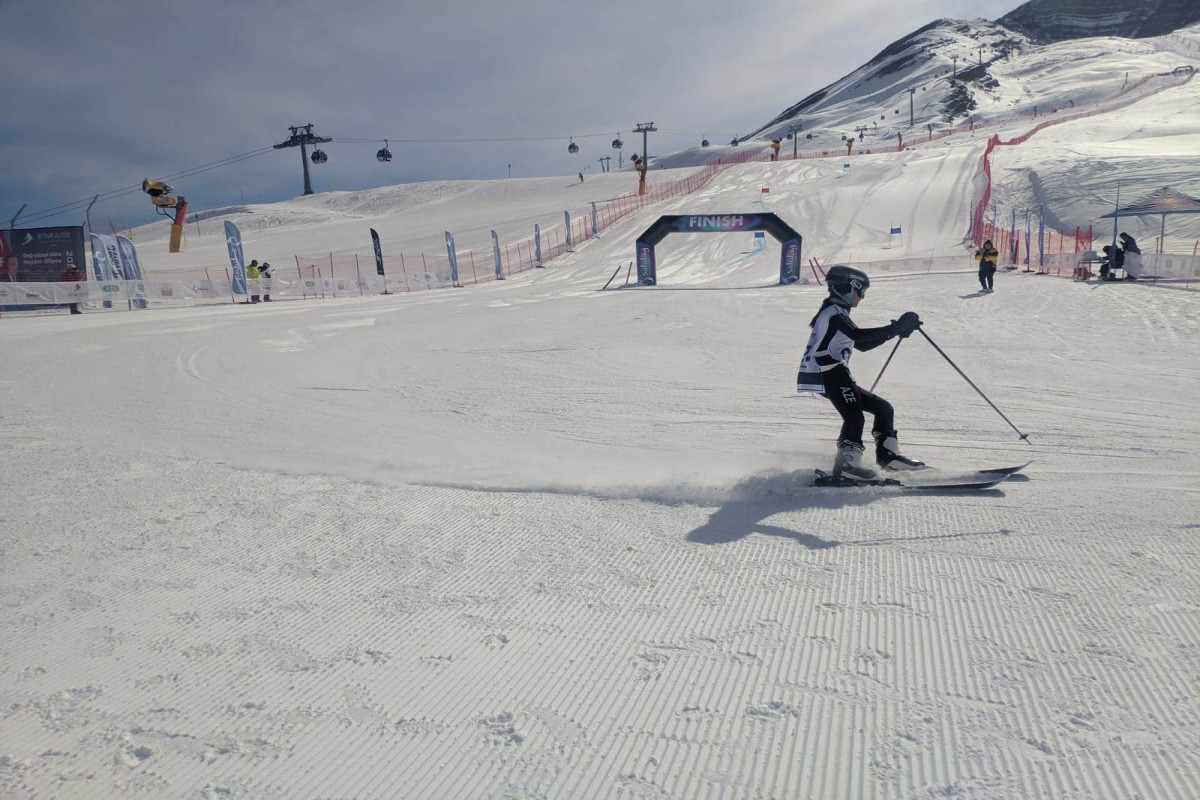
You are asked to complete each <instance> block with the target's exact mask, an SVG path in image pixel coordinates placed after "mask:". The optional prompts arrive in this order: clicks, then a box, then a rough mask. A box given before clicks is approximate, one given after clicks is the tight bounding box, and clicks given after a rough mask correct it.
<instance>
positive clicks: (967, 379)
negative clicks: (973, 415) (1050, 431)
mask: <svg viewBox="0 0 1200 800" xmlns="http://www.w3.org/2000/svg"><path fill="white" fill-rule="evenodd" d="M917 333H919V334H921V335H922V336H924V337H925V341H927V342H929V343H930V344H931V345H933V349H934V350H937V351H938V353H939V354H941V356H942V358H944V359H946V362H947V363H948V364H950V366H952V367H954V371H955V372H957V373H958V374H959V375H962V378H963V380H964V381H966V382H967V383H968V384H970V385H971V388H972V389H974V390H975V391H976V392H979V396H980V397H982V398H983V399H984V400H987V404H988V405H989V406H991V407H992V409H993V410H994V411H995V412H996V413H997V414H999V415H1000V416H1001V418H1002V419H1003V420H1004V421H1005V422H1007V423H1008V426H1009V427H1010V428H1012V429H1013V430H1014V431H1016V432H1017V433H1018V434H1019V435H1020V437H1021V439H1023V440H1024V442H1025V444H1032V443H1031V442H1030V441H1029V434H1028V433H1021V429H1020V428H1018V427H1017V426H1016V425H1013V424H1012V420H1010V419H1009V418H1008V417H1006V416H1004V412H1003V411H1001V410H1000V409H998V408H996V404H995V403H993V402H992V401H991V400H989V399H988V396H987V395H986V394H984V393H983V392H982V391H981V390H980V388H979V387H978V386H976V385H975V383H974V382H973V381H972V380H971V379H970V378H968V377H967V373H965V372H963V371H962V370H961V369H959V368H958V364H955V363H954V362H953V361H952V360H951V359H950V356H948V355H946V353H945V352H944V351H943V350H942V348H940V347H938V346H937V343H935V342H934V341H933V339H930V338H929V334H927V333H926V332H925V331H923V330H921V329H920V328H917ZM884 366H885V367H886V366H887V365H886V364H885V365H884Z"/></svg>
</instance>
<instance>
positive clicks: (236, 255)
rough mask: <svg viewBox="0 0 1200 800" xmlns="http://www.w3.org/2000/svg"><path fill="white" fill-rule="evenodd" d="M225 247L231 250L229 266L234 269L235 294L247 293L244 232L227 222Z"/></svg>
mask: <svg viewBox="0 0 1200 800" xmlns="http://www.w3.org/2000/svg"><path fill="white" fill-rule="evenodd" d="M225 245H226V247H227V248H228V249H229V265H230V266H231V267H232V268H233V293H234V294H245V293H246V258H245V256H244V255H243V254H242V232H241V231H239V230H238V226H237V225H234V224H233V223H232V222H230V221H229V220H225Z"/></svg>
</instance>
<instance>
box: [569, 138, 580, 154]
mask: <svg viewBox="0 0 1200 800" xmlns="http://www.w3.org/2000/svg"><path fill="white" fill-rule="evenodd" d="M567 152H568V153H578V152H579V145H577V144H575V137H574V136H572V137H571V143H570V144H569V145H567Z"/></svg>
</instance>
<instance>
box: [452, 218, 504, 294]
mask: <svg viewBox="0 0 1200 800" xmlns="http://www.w3.org/2000/svg"><path fill="white" fill-rule="evenodd" d="M444 233H445V234H446V258H448V259H449V260H450V282H451V283H453V284H454V285H455V286H457V285H458V252H457V251H456V250H455V249H454V237H453V236H451V235H450V231H444ZM495 235H496V233H495V231H493V232H492V236H495Z"/></svg>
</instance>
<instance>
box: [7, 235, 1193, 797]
mask: <svg viewBox="0 0 1200 800" xmlns="http://www.w3.org/2000/svg"><path fill="white" fill-rule="evenodd" d="M718 238H719V237H718ZM601 244H603V242H593V243H589V244H588V245H586V246H584V247H583V248H581V250H580V252H578V253H577V254H575V255H573V256H569V257H568V258H567V260H566V261H564V262H563V263H561V264H557V265H556V266H554V267H552V268H550V269H547V270H545V271H541V272H538V273H527V274H524V275H519V276H516V277H514V278H512V279H510V280H509V281H506V282H504V283H503V284H492V285H483V286H480V287H477V288H472V289H469V290H461V291H445V292H429V293H421V294H418V295H409V296H403V295H400V296H395V295H394V296H391V297H368V298H363V299H351V300H339V301H328V302H324V303H320V302H309V303H300V302H296V303H287V304H278V305H275V306H273V307H271V306H267V307H254V308H246V307H234V306H230V307H217V308H197V309H184V310H168V311H158V312H150V313H145V314H107V315H105V314H93V315H85V316H84V317H81V318H70V317H67V316H57V317H40V318H34V319H26V320H22V321H20V324H19V325H10V324H7V323H6V324H5V325H4V326H2V327H0V337H2V340H0V341H2V347H0V375H2V376H3V378H2V380H3V383H2V384H0V390H2V392H3V394H2V397H3V406H4V409H5V414H4V421H3V426H4V427H3V434H2V435H3V442H4V447H5V451H6V454H7V457H6V463H9V464H10V465H13V466H15V468H10V469H7V470H5V471H4V472H3V473H2V477H0V490H2V491H3V494H4V496H5V497H7V498H9V501H7V502H6V503H5V505H4V510H3V520H4V524H3V525H2V526H0V529H2V530H3V532H4V533H3V537H4V538H3V551H4V558H3V565H4V566H3V579H2V580H0V598H2V602H3V604H4V607H5V614H4V615H3V617H2V618H0V641H3V643H4V644H3V650H2V658H0V670H2V674H3V676H4V680H3V681H2V684H0V685H2V687H3V688H0V709H2V710H0V724H2V725H3V728H4V731H5V734H4V737H3V746H2V747H3V761H0V786H3V787H4V789H5V791H6V792H7V793H9V794H10V795H14V796H20V797H64V798H67V797H80V798H83V797H86V798H103V797H121V798H138V797H156V798H157V797H164V796H170V797H249V798H276V797H288V798H307V797H313V798H316V797H322V798H325V797H399V796H403V797H540V796H550V797H595V796H604V797H696V796H718V795H721V796H734V797H742V796H746V797H750V796H778V797H833V796H836V797H848V796H853V797H865V798H869V797H897V796H911V797H927V796H954V795H955V794H958V795H963V796H987V797H1012V798H1018V797H1030V796H1051V795H1064V794H1065V795H1074V796H1081V797H1126V796H1131V795H1135V794H1140V795H1141V796H1147V797H1187V796H1193V795H1195V794H1196V793H1197V792H1198V791H1200V747H1198V746H1197V744H1196V743H1197V741H1198V740H1200V739H1198V737H1197V736H1196V733H1197V727H1198V725H1200V719H1198V717H1197V710H1196V705H1195V703H1194V701H1193V697H1194V691H1193V689H1194V685H1193V684H1194V677H1195V675H1196V671H1197V668H1198V667H1200V657H1198V656H1197V651H1196V642H1197V634H1198V632H1200V630H1198V628H1200V608H1198V606H1197V603H1196V597H1197V596H1198V595H1197V591H1198V589H1200V585H1198V583H1200V582H1198V580H1197V575H1196V571H1195V569H1194V564H1195V560H1196V556H1197V540H1196V535H1195V534H1196V529H1197V524H1198V521H1197V512H1198V511H1200V505H1198V503H1197V499H1196V491H1195V486H1196V479H1197V477H1198V475H1200V459H1198V457H1197V455H1196V454H1197V452H1200V449H1198V448H1197V445H1198V444H1200V424H1198V423H1197V420H1196V417H1195V415H1194V413H1192V411H1193V409H1192V406H1191V401H1190V399H1189V398H1190V397H1192V396H1193V395H1194V392H1195V389H1196V386H1197V378H1198V374H1197V370H1196V369H1195V367H1194V366H1193V365H1194V364H1196V363H1200V362H1198V361H1197V357H1198V356H1200V348H1198V346H1197V341H1198V339H1197V332H1198V331H1197V319H1198V317H1197V314H1196V299H1195V295H1194V294H1192V293H1189V292H1177V291H1170V290H1161V289H1154V288H1152V287H1143V286H1124V285H1121V286H1112V285H1107V286H1104V285H1102V286H1086V285H1081V284H1074V283H1071V282H1069V281H1063V280H1056V279H1051V278H1046V277H1036V276H1033V277H1031V276H1028V275H1023V274H1020V273H1017V274H1010V273H1002V274H1001V275H1000V276H999V278H1000V279H999V280H998V282H997V286H998V288H997V292H996V294H994V295H988V296H978V295H975V294H973V292H972V283H973V277H972V276H948V275H939V276H930V277H920V278H909V279H901V280H891V281H882V282H879V283H878V285H877V286H874V287H872V290H871V294H870V297H869V300H868V302H867V303H865V304H864V306H863V307H862V308H860V309H859V310H858V311H857V312H856V316H857V317H858V318H859V320H860V321H861V322H863V323H869V322H879V321H886V320H887V319H889V318H894V317H895V316H896V315H897V314H899V313H900V312H901V311H903V310H905V309H907V308H916V309H919V310H920V312H921V313H922V316H923V318H924V319H925V320H926V330H927V331H928V332H929V334H930V335H931V336H932V337H933V338H934V339H935V340H936V341H937V342H938V343H939V344H940V345H941V346H942V347H943V348H945V349H946V350H947V352H949V353H950V354H951V355H952V357H954V358H955V359H956V360H957V361H958V362H959V363H960V364H961V365H962V366H963V367H964V368H965V369H967V370H968V372H969V374H970V375H971V376H972V378H973V379H974V380H976V382H977V383H978V384H979V385H980V386H982V387H983V388H984V389H985V390H986V391H987V392H988V393H989V394H990V396H991V397H992V398H993V399H994V400H995V401H996V402H997V403H998V404H1000V406H1001V407H1002V408H1003V409H1004V410H1005V412H1006V413H1008V414H1009V415H1010V416H1011V417H1012V418H1013V419H1014V420H1015V422H1016V423H1017V424H1018V425H1019V426H1020V427H1021V428H1022V429H1023V430H1025V431H1028V432H1029V433H1030V434H1031V439H1032V442H1033V444H1032V445H1026V444H1022V443H1020V442H1018V441H1017V439H1016V436H1015V434H1013V433H1012V432H1011V431H1010V430H1009V429H1008V428H1007V427H1006V426H1005V425H1004V423H1003V422H1002V421H1001V420H1000V419H999V418H998V417H997V416H995V415H994V413H993V412H991V411H990V410H989V409H988V408H987V407H986V406H984V405H983V403H982V401H980V400H979V399H978V398H977V397H976V396H975V395H974V394H973V392H971V390H970V389H969V388H968V387H967V386H966V385H965V384H963V383H962V381H961V380H960V379H959V378H958V376H956V375H955V374H954V373H953V372H952V371H951V370H950V368H949V367H948V366H947V365H946V364H945V363H943V362H942V361H941V360H940V358H939V357H938V356H937V355H936V353H934V352H933V350H932V349H931V348H930V347H928V346H927V345H926V344H924V343H923V342H922V341H921V340H919V339H913V340H911V341H909V342H907V343H905V344H904V345H903V346H902V347H901V348H900V350H899V352H898V354H897V356H896V360H895V362H894V363H893V365H892V366H891V367H890V369H889V370H888V372H887V374H886V376H885V377H884V379H883V381H882V383H881V385H880V391H881V392H882V393H883V394H884V395H885V396H887V397H888V398H889V399H891V400H892V401H893V402H894V403H895V405H896V406H897V408H898V411H899V422H900V426H901V438H902V441H903V442H904V443H905V447H906V449H907V450H908V451H909V452H910V453H914V454H916V455H918V456H922V457H924V458H927V459H928V460H930V461H932V462H934V463H937V464H940V465H943V466H947V467H962V466H969V465H979V464H1005V463H1014V462H1021V461H1025V460H1028V459H1031V458H1032V459H1034V460H1035V461H1034V464H1033V465H1032V466H1031V467H1030V468H1029V470H1027V473H1028V474H1027V476H1026V477H1023V478H1020V479H1018V480H1015V481H1012V482H1009V483H1006V484H1003V485H1002V486H1001V487H999V488H998V489H996V490H994V491H990V492H985V493H976V494H967V495H962V494H953V493H943V494H930V495H922V496H911V495H898V494H892V493H887V492H853V491H852V492H829V491H823V490H814V489H809V488H805V481H806V479H807V476H808V475H809V474H811V472H810V471H811V469H812V468H813V467H815V466H825V465H827V463H828V460H829V458H830V454H831V449H832V444H831V442H832V439H833V437H834V436H835V434H836V430H837V425H836V422H835V420H836V415H835V414H834V413H833V412H832V410H831V409H830V408H829V407H828V404H827V403H825V402H823V401H817V400H805V399H798V398H796V397H795V396H794V394H793V392H792V388H793V384H792V379H793V376H794V370H795V365H796V361H797V359H798V355H799V351H800V349H801V348H802V346H803V342H804V338H805V336H806V327H805V325H806V323H807V320H808V317H809V316H810V315H811V313H812V311H813V310H814V309H815V307H816V306H817V304H818V303H819V302H820V297H821V295H822V292H821V290H820V289H819V288H818V287H790V288H779V287H774V286H770V285H768V284H766V283H764V284H760V285H754V284H752V283H751V284H744V288H726V289H722V288H718V287H714V286H713V285H712V283H710V284H709V285H708V286H707V288H709V289H710V290H708V291H702V290H701V291H695V290H694V289H703V288H706V287H705V286H703V285H685V284H684V283H683V278H684V277H685V276H686V275H687V274H688V270H689V269H691V270H692V272H691V273H690V274H691V275H692V276H693V277H698V276H699V267H697V266H694V265H693V266H692V267H690V268H689V267H685V266H682V265H681V266H679V267H677V268H676V269H675V271H674V272H673V273H672V274H671V276H670V277H671V279H670V280H667V279H666V278H665V276H664V281H663V285H662V286H661V287H659V288H657V289H654V290H643V289H630V290H622V291H612V290H610V291H607V292H603V293H601V292H598V291H595V287H596V286H597V285H598V283H597V281H596V280H595V275H594V273H595V272H596V269H595V268H596V264H595V260H596V255H595V253H593V252H592V251H593V250H594V251H596V252H597V253H598V252H599V251H600V249H601V248H600V246H599V245H601ZM764 272H766V270H764ZM717 283H719V281H718V282H717ZM687 289H693V291H687ZM680 290H682V291H680ZM1098 320H1103V323H1102V324H1099V323H1098V322H1097V321H1098ZM886 349H887V348H881V350H878V351H873V352H871V353H867V354H860V355H858V356H855V360H854V368H855V372H856V374H857V375H858V376H859V378H860V380H866V381H870V380H871V379H873V377H874V375H875V374H876V373H877V371H878V370H879V368H880V366H881V365H882V363H883V360H884V358H885V357H886V353H885V352H883V351H884V350H886ZM98 410H100V411H98Z"/></svg>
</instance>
